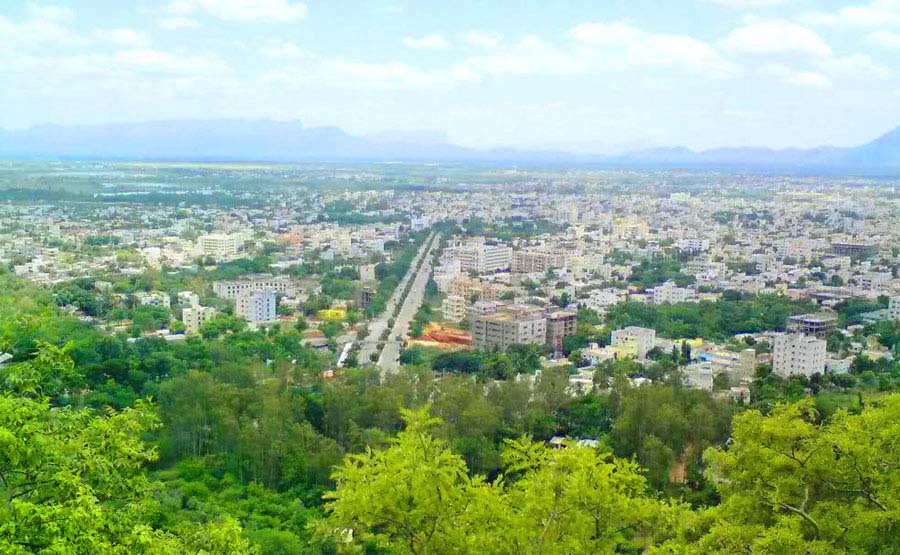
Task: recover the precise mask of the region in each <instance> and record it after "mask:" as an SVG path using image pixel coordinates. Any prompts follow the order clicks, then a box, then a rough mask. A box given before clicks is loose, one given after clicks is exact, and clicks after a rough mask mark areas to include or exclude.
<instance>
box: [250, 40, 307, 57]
mask: <svg viewBox="0 0 900 555" xmlns="http://www.w3.org/2000/svg"><path fill="white" fill-rule="evenodd" d="M259 53H260V54H262V55H263V56H265V57H266V58H271V59H275V60H304V59H312V58H314V57H315V55H314V54H313V53H312V52H309V51H308V50H305V49H303V48H300V47H299V46H297V45H296V44H294V43H292V42H288V41H286V40H281V39H269V40H267V41H265V42H264V43H263V45H262V46H260V48H259Z"/></svg>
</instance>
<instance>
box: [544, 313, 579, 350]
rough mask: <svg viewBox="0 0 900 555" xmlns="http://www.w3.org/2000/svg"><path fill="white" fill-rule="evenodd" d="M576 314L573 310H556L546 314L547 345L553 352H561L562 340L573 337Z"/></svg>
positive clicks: (576, 319) (576, 320)
mask: <svg viewBox="0 0 900 555" xmlns="http://www.w3.org/2000/svg"><path fill="white" fill-rule="evenodd" d="M577 322H578V313H577V312H576V311H574V310H556V311H553V312H551V313H549V314H547V345H548V346H549V347H550V348H551V349H553V350H554V351H561V350H562V342H563V338H565V337H568V336H570V335H575V329H576V324H577Z"/></svg>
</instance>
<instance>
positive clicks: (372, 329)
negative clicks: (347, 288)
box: [357, 234, 434, 366]
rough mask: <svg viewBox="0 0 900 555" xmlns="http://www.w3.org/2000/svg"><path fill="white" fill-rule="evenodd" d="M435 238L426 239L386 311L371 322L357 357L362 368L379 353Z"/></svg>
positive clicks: (432, 235)
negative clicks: (421, 261) (412, 279)
mask: <svg viewBox="0 0 900 555" xmlns="http://www.w3.org/2000/svg"><path fill="white" fill-rule="evenodd" d="M433 238H434V234H431V235H430V236H429V237H428V238H427V239H425V241H424V242H423V243H422V246H421V247H420V248H419V252H418V253H416V257H415V258H414V259H413V261H412V262H411V263H410V265H409V270H407V271H406V275H404V276H403V279H401V280H400V283H399V284H397V288H396V289H394V292H393V293H391V296H390V297H389V298H388V301H387V304H386V305H385V307H384V311H383V312H382V313H381V314H379V315H378V316H376V317H375V318H374V319H372V321H370V322H369V324H368V329H369V333H368V335H366V338H365V339H363V340H362V342H361V343H360V346H359V355H358V356H357V360H358V361H359V364H360V366H362V365H363V364H369V363H370V362H371V358H372V355H373V354H376V353H377V348H378V342H379V341H380V339H381V334H382V333H383V332H384V330H386V329H387V321H388V319H390V317H391V314H393V313H394V308H395V307H396V306H397V304H398V303H399V302H400V295H402V294H403V291H404V290H405V289H406V284H407V283H409V280H410V279H411V278H412V276H413V275H414V274H415V272H416V268H417V267H418V265H419V261H420V260H422V257H423V256H424V255H425V252H426V251H427V250H428V245H430V244H432V239H433Z"/></svg>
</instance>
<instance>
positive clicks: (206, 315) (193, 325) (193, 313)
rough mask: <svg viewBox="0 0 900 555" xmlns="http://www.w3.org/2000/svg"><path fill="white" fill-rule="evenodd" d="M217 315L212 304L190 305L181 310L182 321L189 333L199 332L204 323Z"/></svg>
mask: <svg viewBox="0 0 900 555" xmlns="http://www.w3.org/2000/svg"><path fill="white" fill-rule="evenodd" d="M215 315H216V309H215V308H213V307H211V306H189V307H187V308H184V309H182V311H181V323H182V324H184V329H185V331H187V332H188V333H197V332H199V331H200V327H201V326H203V323H204V322H206V321H207V320H209V319H211V318H212V317H213V316H215Z"/></svg>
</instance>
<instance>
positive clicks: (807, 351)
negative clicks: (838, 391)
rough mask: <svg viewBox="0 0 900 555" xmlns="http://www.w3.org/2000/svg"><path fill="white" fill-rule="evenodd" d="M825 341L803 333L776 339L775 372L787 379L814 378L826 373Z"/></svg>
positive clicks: (774, 353) (781, 336)
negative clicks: (789, 377) (795, 375)
mask: <svg viewBox="0 0 900 555" xmlns="http://www.w3.org/2000/svg"><path fill="white" fill-rule="evenodd" d="M825 345H826V343H825V340H824V339H817V338H816V337H814V336H811V335H805V334H802V333H785V334H781V335H778V336H776V337H775V345H774V350H773V358H772V361H773V371H774V373H775V375H777V376H781V377H783V378H786V377H788V376H790V375H792V374H798V375H801V376H807V377H808V376H812V375H813V374H817V373H818V374H822V373H824V372H825Z"/></svg>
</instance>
